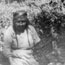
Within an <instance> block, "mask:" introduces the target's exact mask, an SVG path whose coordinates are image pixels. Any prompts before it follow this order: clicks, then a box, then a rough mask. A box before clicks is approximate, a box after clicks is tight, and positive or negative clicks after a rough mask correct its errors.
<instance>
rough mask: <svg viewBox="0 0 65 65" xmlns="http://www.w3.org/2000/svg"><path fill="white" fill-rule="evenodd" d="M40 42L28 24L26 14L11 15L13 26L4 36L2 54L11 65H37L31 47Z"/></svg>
mask: <svg viewBox="0 0 65 65" xmlns="http://www.w3.org/2000/svg"><path fill="white" fill-rule="evenodd" d="M38 42H40V38H39V36H38V34H37V32H36V30H35V28H34V27H33V26H32V25H30V24H29V20H28V18H27V13H26V12H25V11H17V12H15V13H14V14H13V25H12V26H10V27H9V28H8V29H7V30H6V32H5V34H4V47H3V53H4V55H5V56H6V57H7V58H8V59H9V61H10V64H11V65H39V63H38V62H37V61H36V60H35V59H34V56H33V50H32V48H33V46H34V45H36V44H37V43H38Z"/></svg>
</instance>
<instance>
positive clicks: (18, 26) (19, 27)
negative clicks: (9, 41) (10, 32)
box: [14, 19, 27, 32]
mask: <svg viewBox="0 0 65 65" xmlns="http://www.w3.org/2000/svg"><path fill="white" fill-rule="evenodd" d="M26 25H27V22H26V20H22V19H16V20H15V21H14V28H15V30H16V31H18V32H23V31H24V30H25V29H26Z"/></svg>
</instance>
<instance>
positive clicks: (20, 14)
mask: <svg viewBox="0 0 65 65" xmlns="http://www.w3.org/2000/svg"><path fill="white" fill-rule="evenodd" d="M19 21H23V22H26V25H25V29H27V28H28V25H29V19H28V18H27V12H25V11H17V12H15V13H13V28H14V30H15V31H16V30H17V28H16V24H15V23H16V22H19Z"/></svg>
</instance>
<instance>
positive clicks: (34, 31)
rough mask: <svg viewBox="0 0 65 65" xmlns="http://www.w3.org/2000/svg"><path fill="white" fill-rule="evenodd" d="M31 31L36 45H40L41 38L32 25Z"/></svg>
mask: <svg viewBox="0 0 65 65" xmlns="http://www.w3.org/2000/svg"><path fill="white" fill-rule="evenodd" d="M29 29H30V30H31V34H32V37H33V41H34V45H36V44H38V43H39V42H40V40H41V39H40V38H39V35H38V33H37V32H36V30H35V28H34V27H33V26H32V25H29Z"/></svg>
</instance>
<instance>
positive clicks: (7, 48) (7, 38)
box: [3, 29, 12, 57]
mask: <svg viewBox="0 0 65 65" xmlns="http://www.w3.org/2000/svg"><path fill="white" fill-rule="evenodd" d="M10 33H11V31H10V29H8V30H6V32H5V33H4V44H3V54H4V56H6V57H9V56H11V54H12V53H11V43H12V38H11V34H10Z"/></svg>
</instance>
